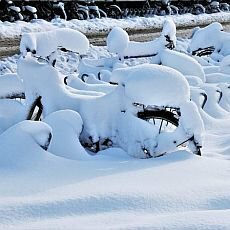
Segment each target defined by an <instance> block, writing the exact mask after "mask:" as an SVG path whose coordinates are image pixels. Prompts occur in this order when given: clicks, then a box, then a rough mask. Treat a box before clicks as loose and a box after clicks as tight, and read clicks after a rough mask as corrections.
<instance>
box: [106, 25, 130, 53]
mask: <svg viewBox="0 0 230 230" xmlns="http://www.w3.org/2000/svg"><path fill="white" fill-rule="evenodd" d="M128 43H129V35H128V34H127V32H126V31H125V30H123V29H122V28H120V27H114V28H113V29H112V30H111V31H110V32H109V34H108V36H107V39H106V44H107V48H108V51H109V52H111V53H115V54H118V55H119V56H122V54H123V51H124V50H125V48H126V47H127V46H128Z"/></svg>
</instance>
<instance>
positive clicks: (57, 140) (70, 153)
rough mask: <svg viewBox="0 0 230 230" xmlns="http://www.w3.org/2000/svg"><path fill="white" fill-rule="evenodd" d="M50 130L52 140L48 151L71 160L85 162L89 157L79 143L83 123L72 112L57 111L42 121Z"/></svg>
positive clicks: (77, 114) (79, 117) (77, 115)
mask: <svg viewBox="0 0 230 230" xmlns="http://www.w3.org/2000/svg"><path fill="white" fill-rule="evenodd" d="M43 121H44V122H45V123H47V124H48V125H49V126H50V127H51V128H52V140H51V142H50V145H49V148H48V151H49V152H51V153H53V154H55V155H57V156H61V157H65V158H68V159H73V160H86V159H88V158H89V155H88V154H87V152H86V151H85V149H84V148H83V147H82V146H81V144H80V142H79V136H80V133H81V131H82V128H83V121H82V119H81V116H80V115H79V113H77V112H75V111H73V110H59V111H57V112H54V113H51V114H49V115H48V116H47V117H46V118H45V119H44V120H43Z"/></svg>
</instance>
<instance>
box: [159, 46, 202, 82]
mask: <svg viewBox="0 0 230 230" xmlns="http://www.w3.org/2000/svg"><path fill="white" fill-rule="evenodd" d="M161 63H162V65H165V66H169V67H171V68H173V69H176V70H178V71H179V72H181V73H182V74H184V75H190V76H197V77H199V78H200V79H201V80H202V81H203V82H205V74H204V70H203V69H202V66H201V65H200V64H199V63H198V62H197V61H196V60H195V59H193V58H192V57H190V56H188V55H186V54H184V53H180V52H177V51H173V50H168V49H165V50H163V51H162V53H161Z"/></svg>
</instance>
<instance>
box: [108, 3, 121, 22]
mask: <svg viewBox="0 0 230 230" xmlns="http://www.w3.org/2000/svg"><path fill="white" fill-rule="evenodd" d="M107 16H108V18H116V19H119V18H121V17H122V12H121V9H120V8H119V7H118V6H116V5H112V6H109V9H108V11H107Z"/></svg>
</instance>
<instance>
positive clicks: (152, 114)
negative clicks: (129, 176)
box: [137, 109, 201, 156]
mask: <svg viewBox="0 0 230 230" xmlns="http://www.w3.org/2000/svg"><path fill="white" fill-rule="evenodd" d="M137 117H138V118H140V119H143V120H145V121H149V120H150V119H154V120H155V119H159V120H162V121H166V122H167V123H170V124H172V125H174V126H175V127H178V126H179V119H180V111H179V110H177V109H174V110H173V111H170V110H166V109H162V110H161V109H157V110H144V111H140V112H138V113H137ZM186 142H188V143H191V144H192V145H193V146H194V150H193V151H192V152H193V153H194V154H195V155H199V156H201V150H200V149H201V146H198V145H197V143H196V142H195V140H194V136H192V137H190V138H188V139H185V140H184V142H182V143H179V144H178V145H177V147H179V146H181V145H183V144H184V143H186ZM160 156H161V155H160Z"/></svg>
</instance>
